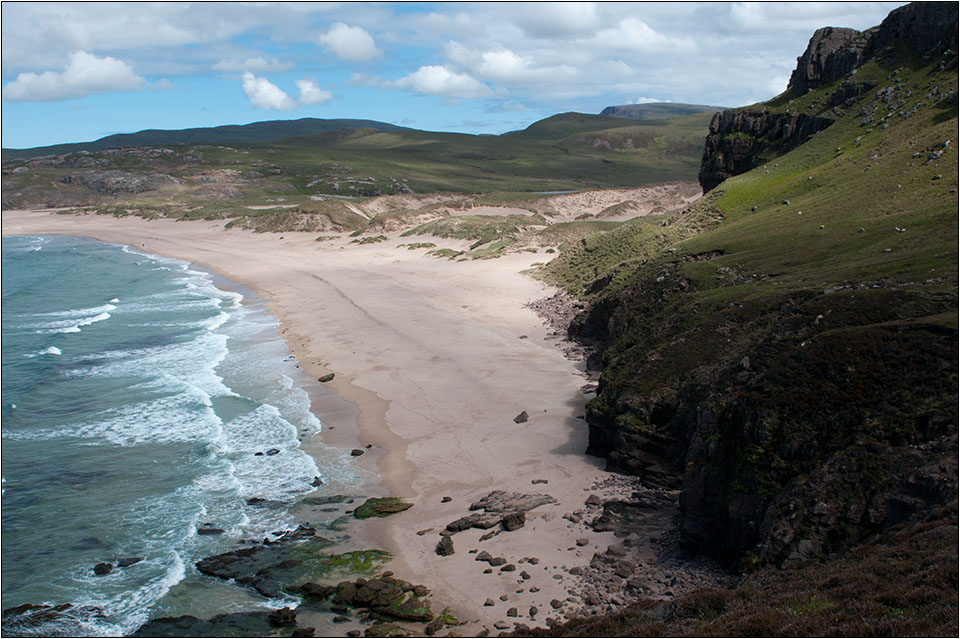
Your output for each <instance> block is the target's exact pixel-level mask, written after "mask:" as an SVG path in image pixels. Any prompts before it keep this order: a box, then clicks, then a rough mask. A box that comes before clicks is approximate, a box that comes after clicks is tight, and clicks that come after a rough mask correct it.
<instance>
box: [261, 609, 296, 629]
mask: <svg viewBox="0 0 960 639" xmlns="http://www.w3.org/2000/svg"><path fill="white" fill-rule="evenodd" d="M268 619H269V621H270V625H272V626H277V627H278V628H281V627H290V626H296V625H297V613H296V612H294V611H293V609H291V608H290V607H284V608H280V609H279V610H274V611H273V612H271V613H270V616H269V617H268Z"/></svg>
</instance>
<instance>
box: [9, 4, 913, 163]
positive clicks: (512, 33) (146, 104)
mask: <svg viewBox="0 0 960 639" xmlns="http://www.w3.org/2000/svg"><path fill="white" fill-rule="evenodd" d="M902 4H904V3H902V2H836V3H830V2H825V3H806V2H804V3H775V2H769V3H768V2H762V3H721V2H716V3H693V2H690V3H669V2H664V3H619V2H618V3H592V2H564V3H509V2H505V3H492V2H491V3H486V2H482V3H366V2H359V3H350V2H345V3H338V2H333V3H301V2H296V3H269V2H266V3H265V2H258V3H227V2H217V3H188V2H173V3H162V2H161V3H149V4H148V3H129V4H127V3H83V2H66V3H55V2H4V3H3V5H2V18H3V21H2V50H3V58H2V63H3V65H2V84H3V89H2V98H3V100H2V104H3V112H2V130H3V146H4V147H7V148H24V147H33V146H42V145H48V144H58V143H63V142H81V141H89V140H94V139H97V138H100V137H103V136H105V135H110V134H113V133H129V132H134V131H140V130H143V129H181V128H188V127H197V126H217V125H221V124H245V123H248V122H256V121H261V120H278V119H296V118H304V117H316V118H363V119H371V120H380V121H384V122H391V123H394V124H400V125H403V126H410V127H414V128H419V129H426V130H435V131H458V132H464V133H494V134H495V133H503V132H505V131H510V130H515V129H520V128H524V127H526V126H527V125H529V124H531V123H532V122H535V121H537V120H539V119H542V118H544V117H547V116H550V115H553V114H555V113H560V112H565V111H580V112H584V113H598V112H599V111H600V110H601V109H603V108H604V107H606V106H610V105H619V104H631V103H637V102H653V101H657V102H685V103H694V104H709V105H718V106H741V105H745V104H751V103H753V102H757V101H760V100H765V99H768V98H770V97H772V96H774V95H776V94H778V93H780V92H781V91H782V90H783V89H784V88H786V83H787V80H788V79H789V76H790V72H791V71H792V70H793V68H794V67H795V66H796V58H797V56H799V55H800V54H801V53H803V50H804V49H805V47H806V44H807V41H808V40H809V38H810V36H811V35H812V33H813V31H814V30H815V29H817V28H819V27H822V26H842V27H853V28H856V29H866V28H869V27H871V26H874V25H877V24H879V23H880V22H881V21H882V20H883V18H884V17H885V16H886V15H887V13H889V12H890V11H891V10H892V9H893V8H895V7H897V6H901V5H902Z"/></svg>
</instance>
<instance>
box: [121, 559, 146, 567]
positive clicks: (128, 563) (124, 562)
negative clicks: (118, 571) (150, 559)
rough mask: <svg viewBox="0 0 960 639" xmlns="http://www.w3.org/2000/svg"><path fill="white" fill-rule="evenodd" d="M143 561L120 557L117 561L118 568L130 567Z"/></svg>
mask: <svg viewBox="0 0 960 639" xmlns="http://www.w3.org/2000/svg"><path fill="white" fill-rule="evenodd" d="M141 561H143V557H121V558H120V559H118V560H117V567H118V568H126V567H127V566H132V565H133V564H138V563H140V562H141Z"/></svg>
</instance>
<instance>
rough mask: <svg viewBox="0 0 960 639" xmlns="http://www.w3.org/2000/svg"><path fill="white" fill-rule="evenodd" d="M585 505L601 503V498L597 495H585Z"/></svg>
mask: <svg viewBox="0 0 960 639" xmlns="http://www.w3.org/2000/svg"><path fill="white" fill-rule="evenodd" d="M584 503H585V504H586V505H587V506H599V505H600V504H602V503H603V500H601V499H600V497H598V496H597V495H590V496H589V497H587V501H585V502H584Z"/></svg>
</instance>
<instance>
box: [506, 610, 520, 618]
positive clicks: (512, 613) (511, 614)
mask: <svg viewBox="0 0 960 639" xmlns="http://www.w3.org/2000/svg"><path fill="white" fill-rule="evenodd" d="M507 616H508V617H519V616H520V612H519V611H518V610H517V609H516V608H510V609H508V610H507Z"/></svg>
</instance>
